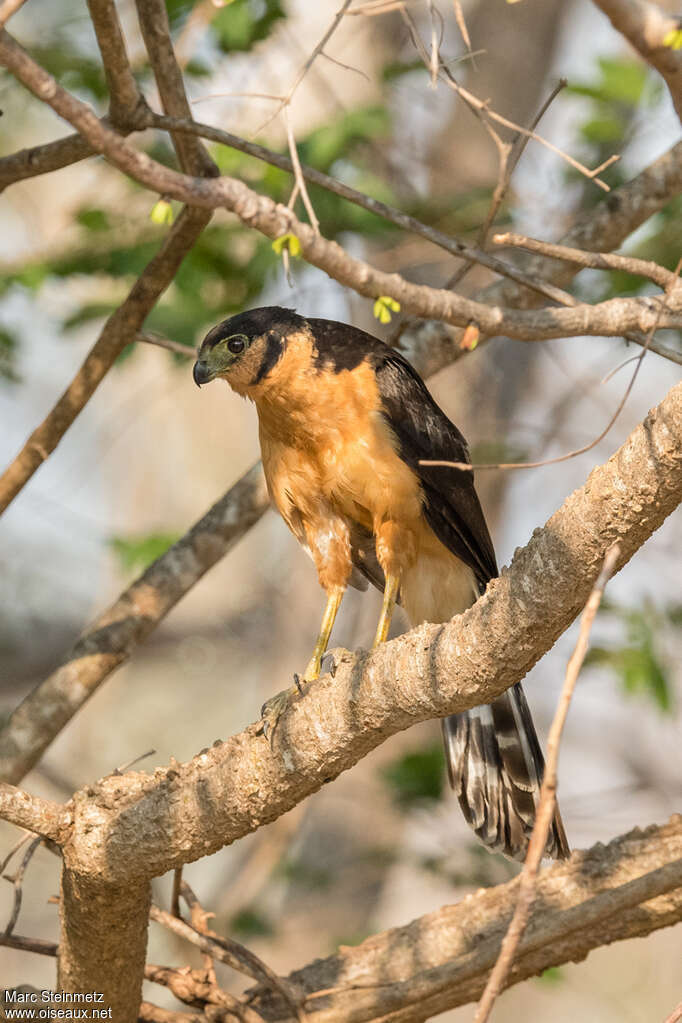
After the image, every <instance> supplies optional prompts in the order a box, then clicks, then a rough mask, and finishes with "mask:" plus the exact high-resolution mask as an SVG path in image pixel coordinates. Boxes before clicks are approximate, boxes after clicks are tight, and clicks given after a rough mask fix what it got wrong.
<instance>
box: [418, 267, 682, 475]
mask: <svg viewBox="0 0 682 1023" xmlns="http://www.w3.org/2000/svg"><path fill="white" fill-rule="evenodd" d="M680 263H682V260H681V261H680ZM680 263H678V266H677V270H676V272H675V273H674V274H673V275H672V278H673V281H674V283H675V286H676V287H679V288H681V289H682V282H680V281H679V278H678V273H679V269H680ZM673 290H675V289H674V288H672V287H669V288H668V290H667V292H666V294H665V295H664V296H663V299H662V300H661V301H659V318H660V316H662V315H663V310H664V308H665V306H666V302H667V299H668V297H669V296H670V294H672V292H673ZM657 325H658V324H657V322H656V321H655V322H654V323H653V324H652V325H651V329H650V330H649V333H648V334H647V337H646V339H645V342H644V346H643V348H642V351H641V352H640V353H639V355H638V356H637V365H636V366H635V368H634V370H633V371H632V376H631V377H630V381H629V383H628V385H627V387H626V389H625V393H624V394H623V397H622V398H621V400H620V402H619V403H618V405H617V406H616V409H615V411H614V413H613V415H612V416H611V418H610V419H609V421H608V423H607V424H606V426H605V427H604V429H603V430H602V431H601V433H600V434H599V435H598V436H597V437H595V438H594V440H591V441H590V442H589V443H588V444H584V445H583V446H582V447H580V448H575V449H574V450H573V451H567V452H566V454H564V455H557V456H556V458H543V459H541V460H540V461H538V462H488V463H485V462H484V463H474V464H469V463H468V462H448V461H446V460H440V459H427V458H424V459H420V461H419V464H420V465H430V466H443V467H445V466H447V467H449V468H451V469H458V470H460V471H462V472H474V471H478V470H479V469H540V468H543V467H544V466H546V465H557V464H558V463H559V462H567V461H569V459H571V458H577V456H578V455H584V454H585V453H586V452H588V451H591V450H592V448H595V447H596V446H597V444H599V443H600V442H601V441H603V439H604V437H606V435H607V434H608V433H609V431H610V430H611V428H612V427H613V425H614V424H615V422H616V420H617V419H618V417H619V416H620V414H621V412H622V411H623V409H624V408H625V405H626V403H627V400H628V398H629V397H630V394H631V393H632V389H633V387H634V386H635V381H636V379H637V376H638V374H639V371H640V369H641V366H642V362H643V361H644V356H645V355H646V353H647V352H648V350H649V347H650V345H651V341H652V339H653V336H654V334H655V333H656V328H657Z"/></svg>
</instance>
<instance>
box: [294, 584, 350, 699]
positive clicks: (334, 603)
mask: <svg viewBox="0 0 682 1023" xmlns="http://www.w3.org/2000/svg"><path fill="white" fill-rule="evenodd" d="M343 593H344V591H343V590H342V589H340V588H339V589H335V590H332V591H331V592H330V593H329V595H328V596H327V606H326V607H325V609H324V614H323V616H322V625H321V626H320V634H319V636H318V637H317V643H316V644H315V649H314V650H313V656H312V657H311V658H310V660H309V661H308V667H307V668H306V670H305V672H304V674H303V681H304V682H312V680H313V679H314V678H317V676H318V675H319V674H320V667H321V665H322V658H323V657H324V654H325V651H326V649H327V646H328V644H329V637H330V636H331V634H332V629H333V628H334V621H335V620H336V615H337V612H338V610H339V608H340V607H341V601H342V600H343Z"/></svg>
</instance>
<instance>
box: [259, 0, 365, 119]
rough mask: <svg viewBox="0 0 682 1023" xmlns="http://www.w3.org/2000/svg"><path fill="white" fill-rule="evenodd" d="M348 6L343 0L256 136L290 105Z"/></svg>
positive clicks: (345, 0) (347, 2)
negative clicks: (284, 94)
mask: <svg viewBox="0 0 682 1023" xmlns="http://www.w3.org/2000/svg"><path fill="white" fill-rule="evenodd" d="M350 5H351V0H344V2H343V3H342V5H341V7H340V8H339V9H338V11H337V12H336V14H335V15H334V18H333V20H332V22H331V24H330V25H329V27H328V29H327V31H326V32H325V33H324V35H323V36H322V38H321V39H320V41H319V43H318V44H317V46H316V47H315V49H314V50H313V51H312V53H311V54H310V56H309V57H308V59H307V60H306V62H305V64H304V65H303V67H302V68H301V70H300V71H299V73H298V74H297V76H296V78H295V79H294V83H293V85H292V86H291V88H290V89H289V91H288V93H287V94H286V96H282V97H280V100H279V105H278V106H277V109H276V110H275V111H274V113H272V114H271V115H270V116H269V117H268V119H267V121H265V122H264V124H262V125H261V126H260V127H259V128H258V129H257V131H256V134H258V132H261V131H262V130H263V129H264V128H266V127H267V125H268V124H270V122H271V121H273V120H274V119H275V117H277V116H278V114H280V113H281V112H282V110H283V109H284V107H286V106H288V105H289V104H290V103H291V100H292V99H293V96H294V93H295V92H296V90H297V89H298V87H299V85H300V84H301V82H302V81H303V79H304V78H305V76H306V75H307V74H308V72H309V71H310V69H311V67H312V66H313V64H314V63H315V61H316V60H317V58H318V57H319V55H320V54H321V53H322V51H323V50H324V48H325V46H326V45H327V43H328V42H329V40H330V39H331V37H332V36H333V35H334V33H335V32H336V30H337V28H338V27H339V25H340V24H341V22H342V21H343V16H344V14H345V13H346V11H347V10H348V8H349V7H350Z"/></svg>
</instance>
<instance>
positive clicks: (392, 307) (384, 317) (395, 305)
mask: <svg viewBox="0 0 682 1023" xmlns="http://www.w3.org/2000/svg"><path fill="white" fill-rule="evenodd" d="M373 309H374V316H375V317H376V319H377V320H378V321H379V323H390V322H391V319H392V313H399V312H400V302H396V300H395V299H394V298H391V296H390V295H379V297H378V299H377V300H376V301H375V303H374V307H373Z"/></svg>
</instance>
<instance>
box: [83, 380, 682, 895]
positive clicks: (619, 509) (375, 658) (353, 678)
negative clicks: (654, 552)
mask: <svg viewBox="0 0 682 1023" xmlns="http://www.w3.org/2000/svg"><path fill="white" fill-rule="evenodd" d="M681 499H682V384H678V385H677V386H676V387H675V388H673V389H672V390H671V392H670V393H669V394H668V396H667V397H666V398H665V399H664V401H663V402H662V403H661V404H660V405H659V406H658V408H657V409H654V410H653V411H652V412H651V413H650V414H649V416H648V417H647V419H646V420H645V421H644V423H642V424H640V426H638V427H637V429H636V430H635V431H634V432H633V433H632V434H631V436H630V437H629V439H628V440H627V441H626V443H625V444H624V445H623V446H622V447H621V448H620V449H619V451H617V452H616V453H615V454H614V455H613V456H612V457H611V458H610V459H609V461H608V462H606V463H605V464H604V465H602V466H599V467H598V468H596V469H595V470H594V471H593V472H592V473H591V475H590V477H589V479H588V481H587V482H586V484H585V485H584V486H583V487H582V488H580V489H579V490H577V491H576V492H575V493H574V494H572V495H571V496H570V497H569V498H568V499H567V500H566V501H565V502H564V504H563V505H562V507H561V508H560V509H559V510H558V511H557V512H556V513H555V514H554V515H553V516H552V518H551V519H550V520H549V522H548V523H547V525H546V526H545V527H544V529H541V530H536V531H535V533H534V535H533V537H532V539H531V540H530V542H529V544H528V545H527V546H526V547H525V548H523V549H521V550H519V551H517V553H516V555H515V557H514V560H513V562H512V564H511V566H510V567H509V568H508V569H505V570H503V572H502V574H501V576H500V577H499V578H498V579H495V580H493V581H492V582H491V583H490V585H489V587H488V589H487V591H486V594H485V595H484V596H483V597H482V598H481V599H480V600H478V601H477V603H476V604H475V605H474V606H473V607H472V608H471V609H470V610H469V611H467V612H466V613H465V614H463V615H460V616H458V617H456V618H455V619H453V620H452V622H450V623H447V624H445V625H423V626H420V627H419V628H417V629H414V630H413V631H412V632H409V633H407V634H406V635H404V636H401V637H400V638H398V639H396V640H394V641H392V642H390V643H386V644H382V645H381V646H380V647H379V648H378V649H377V650H375V651H374V652H373V653H372V654H370V655H362V656H359V657H352V656H351V655H349V654H347V653H344V654H343V655H342V656H341V657H340V659H339V663H338V666H337V670H336V674H335V677H334V678H331V677H330V676H329V675H327V676H324V677H323V678H321V679H320V680H318V681H317V682H315V683H313V684H311V685H310V686H308V687H307V688H306V690H305V693H304V694H303V695H302V696H301V697H300V698H298V699H295V700H292V701H291V702H290V705H289V707H288V708H287V710H286V712H285V713H284V714H283V715H282V718H281V719H280V722H279V724H278V728H277V731H276V733H275V737H274V742H273V747H271V746H270V745H269V744H268V743H267V742H266V741H265V739H264V738H263V737H262V735H261V734H259V729H258V727H257V726H255V725H253V726H250V727H249V728H247V729H246V730H245V731H244V732H242V733H241V734H240V735H237V736H234V737H233V738H231V739H229V740H228V741H227V742H218V741H217V742H216V743H215V744H214V747H213V748H212V749H210V750H206V751H204V752H203V753H201V754H200V755H199V756H197V757H195V758H194V759H193V760H192V761H190V762H189V763H187V764H182V765H173V766H172V768H170V769H164V768H159V769H158V770H157V771H156V772H155V775H154V776H153V777H150V776H147V775H143V774H127V775H124V776H115V777H110V778H105V779H103V780H102V781H101V782H100V783H99V784H98V785H97V786H96V788H94V789H91V790H88V791H84V792H79V793H77V795H76V796H75V797H74V829H73V834H72V840H71V841H70V842H69V843H68V844H67V846H66V847H65V855H66V856H67V859H68V863H69V867H70V869H72V870H75V871H77V872H79V873H81V874H83V875H85V874H88V875H91V876H96V877H100V878H101V879H103V880H106V881H107V882H108V883H110V884H121V883H124V881H125V879H126V878H142V877H150V876H153V875H157V874H162V873H165V872H166V871H167V870H170V869H172V868H174V867H177V866H179V865H180V864H182V863H186V862H188V861H191V860H194V859H197V858H199V857H201V856H205V855H208V854H210V853H212V852H215V851H216V850H217V849H219V848H221V847H222V846H224V845H225V844H227V843H229V842H233V841H234V840H235V839H237V838H240V837H242V836H243V835H245V834H248V833H249V832H251V831H253V830H255V829H256V828H258V827H260V826H261V825H262V824H265V823H268V822H269V821H271V820H274V819H276V818H277V817H279V816H280V815H281V814H283V813H285V812H286V811H287V810H289V809H291V807H292V806H294V805H296V803H298V802H300V801H301V800H302V799H304V798H306V797H307V796H308V795H310V794H311V793H312V792H314V791H316V790H317V789H318V788H320V786H321V785H322V784H324V782H325V781H328V780H329V779H330V778H334V777H336V776H337V775H338V774H340V773H341V771H343V770H345V769H347V768H348V767H351V766H352V765H353V764H354V763H356V762H357V761H358V760H359V759H360V758H361V757H363V756H364V755H365V754H366V753H367V752H368V751H369V750H370V749H373V748H375V747H376V746H378V745H379V744H380V743H381V742H383V741H384V740H385V739H386V738H387V737H388V736H389V735H392V734H395V733H396V732H398V731H400V730H402V729H404V728H407V727H409V726H410V725H412V724H416V723H417V722H419V721H424V720H427V719H431V718H436V717H443V716H445V715H447V714H452V713H457V712H459V711H462V710H464V709H466V708H469V707H472V706H474V705H477V704H481V703H489V702H490V701H491V700H493V699H494V698H495V697H497V696H498V695H499V694H500V693H501V692H503V691H504V690H505V689H507V688H508V687H509V686H511V685H512V684H513V683H514V682H516V681H518V680H519V679H521V678H523V676H524V675H525V674H526V673H527V672H528V670H529V669H530V668H531V667H532V665H533V664H534V663H535V662H536V661H537V660H538V659H539V658H540V657H541V656H542V655H543V654H544V653H545V652H546V651H547V650H548V649H549V648H550V647H551V646H552V645H553V643H554V642H555V640H556V639H557V637H558V636H559V635H560V634H561V633H562V632H563V631H564V630H565V629H566V628H567V626H568V625H569V624H570V622H571V621H572V620H573V618H574V617H575V616H576V614H577V613H578V612H579V611H580V609H581V607H582V606H583V605H584V603H585V600H586V599H587V596H588V594H589V592H590V589H591V587H592V584H593V582H594V579H595V577H596V575H597V572H598V569H599V566H600V565H601V562H602V561H603V558H604V554H605V551H606V549H607V548H608V547H609V546H610V545H611V543H613V542H614V541H615V540H618V541H619V544H620V548H621V554H620V557H619V560H618V565H617V567H618V568H620V567H622V566H623V565H624V564H626V563H627V561H629V559H630V558H631V557H632V555H633V554H634V552H635V551H636V550H637V549H638V548H639V547H640V546H641V545H642V543H644V541H645V540H646V539H647V537H648V536H650V535H651V533H652V532H654V530H655V529H656V528H658V526H659V525H660V524H661V523H662V522H663V521H664V519H665V518H666V516H667V515H668V514H669V513H670V512H671V511H672V510H673V509H674V508H675V507H677V505H678V504H679V502H680V500H681ZM91 793H92V794H91ZM124 853H125V855H124Z"/></svg>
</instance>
